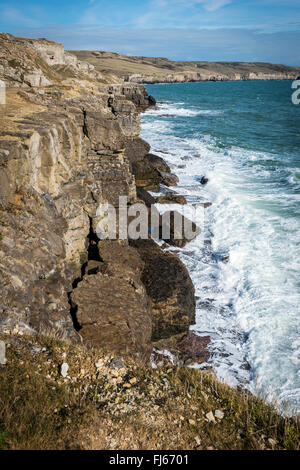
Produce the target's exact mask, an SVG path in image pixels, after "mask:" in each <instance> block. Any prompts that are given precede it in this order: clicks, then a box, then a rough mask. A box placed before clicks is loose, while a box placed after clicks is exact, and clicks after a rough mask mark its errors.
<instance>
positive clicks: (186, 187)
mask: <svg viewBox="0 0 300 470" xmlns="http://www.w3.org/2000/svg"><path fill="white" fill-rule="evenodd" d="M174 106H175V105H174ZM160 112H161V110H159V111H152V112H151V113H150V112H148V113H146V115H145V116H144V118H143V126H142V129H143V130H142V136H143V138H145V139H146V140H147V141H148V142H150V144H151V145H152V151H154V152H155V153H157V154H158V155H161V156H162V157H163V158H165V159H166V160H167V162H168V163H169V164H170V165H173V166H174V171H175V172H176V174H177V175H178V177H179V185H178V187H177V191H178V192H180V193H181V194H183V195H185V197H186V199H187V201H188V203H193V202H199V201H200V202H203V201H208V202H212V203H213V205H212V206H211V207H209V208H207V209H206V210H205V232H204V239H205V240H206V244H204V246H203V244H202V243H200V242H199V240H198V239H195V240H193V241H192V242H191V243H189V244H188V245H186V247H185V248H183V249H182V250H180V257H181V259H182V260H183V261H184V263H185V264H186V266H187V267H188V269H189V272H190V274H191V277H192V280H193V282H194V285H195V290H196V296H197V298H198V300H197V310H196V325H194V326H193V327H192V329H193V330H194V331H196V332H197V333H199V334H201V335H203V334H207V335H210V337H211V342H210V344H209V350H210V352H211V357H210V360H209V363H210V364H213V366H214V368H215V370H216V373H217V375H218V377H219V378H220V379H221V380H224V381H226V382H227V383H229V384H231V385H237V384H244V385H245V386H246V387H248V388H249V389H250V390H251V391H252V392H255V393H259V394H261V395H263V396H265V397H267V398H269V399H270V400H275V401H277V402H278V403H279V405H280V406H281V407H282V408H283V407H284V406H285V402H288V405H287V406H288V407H289V409H291V408H293V407H296V408H298V409H299V408H300V374H299V368H300V341H299V340H297V335H298V338H299V333H300V325H299V320H298V318H299V317H298V316H297V315H299V305H300V297H299V280H298V272H299V267H300V266H299V260H300V252H299V250H300V247H299V233H300V227H299V221H297V220H296V219H295V218H292V217H288V216H286V217H284V218H283V217H282V215H281V214H279V213H278V211H277V209H276V207H277V205H278V204H285V203H286V205H287V206H288V205H289V204H290V203H292V202H293V201H294V199H295V196H297V195H295V194H289V193H288V192H287V193H283V194H282V193H281V194H280V193H279V191H277V189H276V185H271V184H270V185H268V184H267V183H266V181H267V180H266V176H267V175H266V173H265V172H267V171H268V170H267V169H265V168H264V167H262V168H261V169H260V168H258V169H257V167H255V168H254V169H252V167H251V166H249V165H246V163H247V162H248V161H251V160H252V161H263V160H268V159H271V158H272V156H270V155H267V154H264V153H262V152H253V151H251V152H250V151H246V150H242V149H239V148H232V149H231V151H230V152H223V151H221V150H220V149H218V148H217V147H216V145H215V142H214V140H213V139H212V138H211V137H210V136H202V137H199V139H184V138H179V137H175V136H173V135H171V133H170V131H171V127H168V132H167V134H166V135H165V136H164V134H163V132H161V131H159V130H161V125H162V120H161V119H158V120H156V119H155V113H156V114H157V116H158V117H159V116H161V114H160ZM174 115H175V114H174ZM163 125H165V122H163ZM178 165H179V167H178ZM182 165H185V167H184V168H182ZM175 167H176V168H175ZM278 171H280V170H278ZM203 175H205V176H207V177H208V178H209V182H208V184H207V185H206V186H205V187H203V186H202V185H201V184H200V183H199V178H201V177H202V176H203ZM266 204H271V208H273V206H274V210H272V211H270V210H269V207H268V210H267V206H266ZM247 363H249V364H250V366H251V369H250V371H249V370H248V367H247Z"/></svg>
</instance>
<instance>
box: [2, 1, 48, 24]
mask: <svg viewBox="0 0 300 470" xmlns="http://www.w3.org/2000/svg"><path fill="white" fill-rule="evenodd" d="M1 20H2V22H4V21H5V22H7V23H9V24H12V25H22V26H29V27H30V26H38V24H39V22H38V21H36V20H34V19H32V18H30V17H29V16H26V15H24V14H23V13H22V12H21V11H20V10H18V9H17V8H14V7H8V6H5V7H4V8H3V10H2V12H1Z"/></svg>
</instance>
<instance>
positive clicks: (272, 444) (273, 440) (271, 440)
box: [268, 437, 277, 447]
mask: <svg viewBox="0 0 300 470" xmlns="http://www.w3.org/2000/svg"><path fill="white" fill-rule="evenodd" d="M268 443H269V444H270V445H271V446H272V447H275V446H276V444H277V441H276V440H275V439H272V438H271V437H270V438H269V439H268Z"/></svg>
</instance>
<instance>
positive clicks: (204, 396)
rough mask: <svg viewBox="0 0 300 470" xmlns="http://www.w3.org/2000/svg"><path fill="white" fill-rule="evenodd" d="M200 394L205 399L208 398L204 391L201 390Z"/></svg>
mask: <svg viewBox="0 0 300 470" xmlns="http://www.w3.org/2000/svg"><path fill="white" fill-rule="evenodd" d="M201 395H202V396H203V398H204V399H205V400H206V401H207V400H208V395H207V394H206V393H205V392H203V391H201Z"/></svg>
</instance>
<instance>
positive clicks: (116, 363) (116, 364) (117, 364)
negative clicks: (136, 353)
mask: <svg viewBox="0 0 300 470" xmlns="http://www.w3.org/2000/svg"><path fill="white" fill-rule="evenodd" d="M107 367H111V368H112V369H124V368H125V364H124V362H122V361H121V360H120V359H115V358H113V359H111V360H110V361H109V363H108V364H107Z"/></svg>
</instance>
